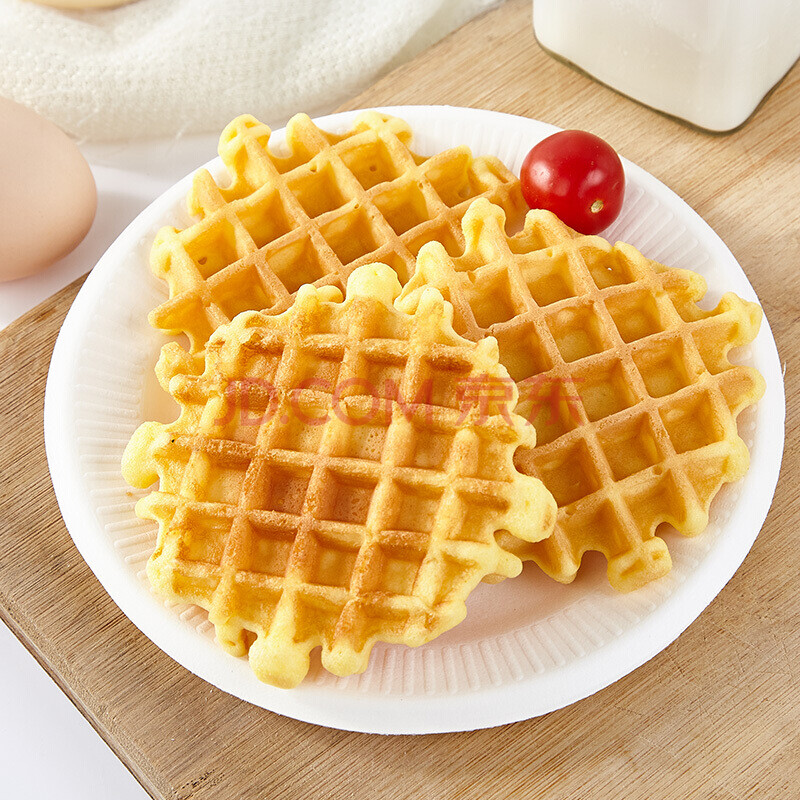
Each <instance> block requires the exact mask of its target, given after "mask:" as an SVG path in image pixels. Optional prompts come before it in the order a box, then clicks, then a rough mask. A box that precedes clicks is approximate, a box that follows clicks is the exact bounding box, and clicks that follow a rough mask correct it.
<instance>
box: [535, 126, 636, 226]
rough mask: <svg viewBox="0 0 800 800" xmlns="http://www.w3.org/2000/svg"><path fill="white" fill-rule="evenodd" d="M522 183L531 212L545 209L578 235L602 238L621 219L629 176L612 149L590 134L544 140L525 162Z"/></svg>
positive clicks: (561, 134)
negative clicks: (626, 177) (591, 235)
mask: <svg viewBox="0 0 800 800" xmlns="http://www.w3.org/2000/svg"><path fill="white" fill-rule="evenodd" d="M519 177H520V182H521V183H522V194H523V196H524V197H525V202H527V204H528V205H529V206H530V207H531V208H546V209H549V210H550V211H552V212H553V213H554V214H555V215H556V216H557V217H559V218H560V219H561V220H562V222H565V223H566V224H567V225H569V226H570V228H574V229H575V230H576V231H578V232H579V233H587V234H591V233H599V232H600V231H601V230H603V228H606V227H608V226H609V225H610V224H611V223H612V222H613V221H614V220H615V219H616V218H617V217H618V216H619V212H620V209H621V208H622V200H623V198H624V196H625V172H624V170H623V169H622V162H621V161H620V160H619V156H618V155H617V154H616V152H615V150H614V148H613V147H611V145H610V144H608V142H605V141H603V140H602V139H601V138H600V137H599V136H595V135H594V134H593V133H587V132H586V131H559V132H558V133H554V134H553V135H552V136H548V137H547V138H546V139H542V141H541V142H539V144H537V145H536V147H534V148H533V149H532V150H531V151H530V153H528V155H527V156H525V160H524V161H523V162H522V169H521V170H520V176H519Z"/></svg>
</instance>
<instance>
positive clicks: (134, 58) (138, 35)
mask: <svg viewBox="0 0 800 800" xmlns="http://www.w3.org/2000/svg"><path fill="white" fill-rule="evenodd" d="M496 4H497V0H138V2H135V3H133V4H131V5H127V6H122V7H120V8H116V9H110V10H108V9H107V10H95V11H60V10H57V9H54V8H50V7H46V6H41V5H37V4H35V3H30V2H25V0H0V95H4V96H6V97H10V98H11V99H12V100H16V101H17V102H20V103H23V104H24V105H27V106H29V107H31V108H33V109H35V110H36V111H38V112H39V113H41V114H43V115H44V116H46V117H48V118H49V119H51V120H52V121H53V122H55V123H56V124H57V125H60V126H61V127H62V128H63V129H64V130H66V131H67V132H68V133H71V134H73V135H74V136H77V137H78V138H79V139H83V140H102V139H119V138H126V139H127V138H132V137H148V136H177V135H181V134H184V133H193V132H198V131H210V130H221V129H222V128H223V127H224V125H225V124H226V123H227V122H229V121H230V120H231V119H232V118H233V117H235V116H236V115H237V114H241V113H245V112H247V113H251V114H254V115H255V116H257V117H259V118H261V119H263V120H264V121H265V122H268V123H270V124H273V125H274V124H278V123H282V122H283V121H285V120H286V119H287V118H288V117H289V116H291V115H292V114H293V113H295V112H298V111H306V112H308V113H312V114H313V113H320V112H323V111H328V110H331V109H333V108H334V107H335V106H336V105H337V104H338V103H340V102H342V101H343V100H345V99H346V98H347V97H349V96H352V95H353V94H354V93H356V92H357V91H359V90H360V89H362V88H365V87H366V86H367V85H369V83H371V82H372V81H374V80H375V79H376V78H377V77H379V76H380V75H381V74H383V73H385V72H387V71H388V70H389V69H391V68H392V67H394V66H397V65H398V64H400V63H402V62H403V61H405V60H407V59H409V58H411V57H412V56H414V55H415V54H416V53H417V52H420V51H421V50H422V49H424V48H425V47H428V46H430V45H431V44H433V43H434V42H435V41H437V40H438V39H440V38H442V37H443V36H445V35H446V34H447V33H449V32H450V31H451V30H453V29H454V28H456V27H457V26H459V25H461V24H462V23H464V22H466V21H467V20H468V19H469V18H471V17H472V16H475V15H476V14H478V13H479V12H481V11H483V10H485V9H486V8H488V7H490V6H492V5H496Z"/></svg>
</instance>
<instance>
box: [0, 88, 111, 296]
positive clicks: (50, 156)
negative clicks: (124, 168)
mask: <svg viewBox="0 0 800 800" xmlns="http://www.w3.org/2000/svg"><path fill="white" fill-rule="evenodd" d="M96 209H97V188H96V187H95V183H94V177H93V176H92V172H91V170H90V169H89V165H88V164H87V163H86V159H84V157H83V156H82V155H81V152H80V150H78V148H77V147H76V146H75V144H74V143H73V141H72V140H71V139H70V138H69V137H68V136H67V135H66V134H65V133H64V132H63V131H62V130H61V129H60V128H57V127H56V126H55V125H53V123H52V122H48V121H47V120H46V119H45V118H44V117H41V116H39V115H38V114H37V113H36V112H34V111H31V110H30V109H29V108H25V106H21V105H19V104H18V103H14V102H12V101H11V100H6V99H5V98H4V97H0V281H11V280H14V279H15V278H22V277H24V276H25V275H32V274H33V273H35V272H39V271H40V270H42V269H44V268H45V267H48V266H50V264H52V263H53V262H54V261H58V259H59V258H62V257H63V256H65V255H66V254H67V253H69V252H70V251H71V250H73V249H74V248H75V247H77V245H78V243H79V242H80V241H81V240H82V239H83V237H84V236H86V234H87V232H88V231H89V228H90V227H91V226H92V220H93V219H94V213H95V210H96Z"/></svg>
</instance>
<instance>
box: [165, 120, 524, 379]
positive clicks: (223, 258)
mask: <svg viewBox="0 0 800 800" xmlns="http://www.w3.org/2000/svg"><path fill="white" fill-rule="evenodd" d="M411 137H412V134H411V129H410V128H409V126H408V125H407V124H406V123H405V122H403V121H402V120H400V119H397V118H395V117H390V116H387V115H385V114H380V113H378V112H375V111H368V112H365V113H363V114H361V115H359V116H358V117H357V119H356V120H355V122H354V124H353V127H352V129H351V130H350V131H348V132H347V133H345V134H343V135H335V134H331V133H327V132H326V131H323V130H321V129H320V128H318V127H317V126H316V125H315V124H314V123H313V122H312V121H311V120H310V119H309V117H308V116H307V115H305V114H298V115H297V116H295V117H293V118H292V119H291V120H290V121H289V124H288V125H287V127H286V142H287V145H288V155H286V156H279V155H276V154H275V153H274V152H272V151H271V150H270V148H269V140H270V129H269V128H268V127H267V126H266V125H264V124H262V123H260V122H258V120H256V119H254V118H253V117H251V116H247V115H245V116H241V117H237V118H236V119H235V120H233V122H231V123H230V124H229V125H228V126H227V127H226V128H225V130H224V131H223V133H222V136H221V137H220V142H219V154H220V156H221V157H222V160H223V162H224V164H225V166H226V167H227V170H228V172H229V174H230V177H231V182H230V184H229V185H228V186H226V187H221V186H218V185H217V184H216V183H215V182H214V180H213V179H212V177H211V175H210V174H209V173H208V172H207V171H206V170H200V171H199V172H198V173H197V175H196V176H195V179H194V185H193V188H192V190H191V193H190V195H189V197H188V206H189V210H190V211H191V213H193V214H195V215H197V216H198V217H199V218H200V221H199V222H197V223H195V224H194V225H191V226H190V227H188V228H186V229H185V230H182V231H178V230H176V229H175V228H164V229H163V230H162V231H161V232H160V233H159V235H158V237H157V239H156V241H155V243H154V245H153V249H152V253H151V267H152V270H153V272H154V273H155V274H156V275H158V276H159V277H162V278H164V279H165V280H166V281H167V282H168V283H169V294H170V299H169V300H168V301H167V302H165V303H164V304H163V305H161V306H159V307H158V308H156V309H155V310H154V311H153V312H152V313H151V315H150V322H151V323H152V324H153V325H154V326H155V327H157V328H161V329H163V330H164V331H166V332H169V333H171V334H178V333H186V334H188V336H189V339H190V341H191V350H192V352H193V353H199V352H201V351H202V349H203V347H204V345H205V342H206V340H207V339H208V337H209V336H210V335H211V333H212V332H213V331H214V330H216V329H217V328H218V327H219V326H220V325H223V324H225V323H227V322H230V320H231V319H233V317H235V316H236V314H238V313H239V312H241V311H248V310H256V311H261V310H265V311H269V312H272V313H277V312H280V311H283V310H285V309H286V308H288V306H289V305H290V303H291V300H292V296H293V295H294V293H295V292H296V291H297V289H299V288H300V286H301V285H303V284H305V283H313V284H314V285H316V286H323V285H328V284H330V285H334V286H337V287H339V288H340V289H344V287H345V283H346V281H347V276H348V275H349V274H350V273H351V272H352V271H353V270H354V269H355V268H356V267H358V266H360V265H362V264H368V263H372V262H376V261H380V262H382V263H385V264H388V265H389V266H390V267H392V268H393V269H394V270H395V271H396V272H397V274H398V276H399V278H400V281H401V283H404V282H405V281H406V280H407V278H408V276H409V275H410V274H411V273H412V272H413V270H414V263H415V257H416V254H417V253H418V252H419V249H420V248H421V247H422V245H423V244H425V243H426V242H429V241H433V240H435V241H439V242H442V243H443V244H444V246H445V247H446V248H447V250H448V251H449V252H450V253H453V254H456V253H459V252H461V250H462V249H463V244H464V239H463V234H462V232H461V218H462V216H463V215H464V213H465V211H466V210H467V207H468V206H469V203H470V201H471V200H472V199H474V198H476V197H486V198H489V199H491V200H492V201H493V202H495V203H497V204H498V205H500V206H502V207H503V208H504V209H505V211H506V213H507V215H508V218H509V222H510V223H513V224H516V225H517V229H518V228H519V226H521V224H522V218H523V216H524V212H525V210H526V209H527V207H526V206H525V204H524V201H523V200H522V195H521V192H520V188H519V181H518V180H517V178H516V177H515V176H514V175H513V174H512V173H510V172H509V171H508V170H507V169H506V168H505V167H504V166H503V164H502V163H501V162H500V161H499V160H498V159H496V158H490V157H483V158H473V157H472V155H471V153H470V151H469V149H468V148H467V147H456V148H453V149H451V150H447V151H445V152H443V153H439V154H438V155H435V156H432V157H431V158H424V157H422V156H419V155H416V154H415V153H413V152H412V151H411V150H410V149H409V145H410V143H411ZM197 363H198V365H201V364H202V360H201V359H197ZM201 368H202V367H201Z"/></svg>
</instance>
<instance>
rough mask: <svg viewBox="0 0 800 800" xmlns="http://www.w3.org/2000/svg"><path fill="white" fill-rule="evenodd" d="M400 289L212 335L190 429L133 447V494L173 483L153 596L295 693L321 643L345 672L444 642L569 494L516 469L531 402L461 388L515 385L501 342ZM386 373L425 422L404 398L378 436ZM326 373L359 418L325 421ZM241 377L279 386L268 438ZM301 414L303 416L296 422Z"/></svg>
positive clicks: (191, 403)
mask: <svg viewBox="0 0 800 800" xmlns="http://www.w3.org/2000/svg"><path fill="white" fill-rule="evenodd" d="M399 292H400V284H399V282H398V280H397V276H396V275H395V273H394V272H393V271H392V270H391V269H390V268H389V267H386V266H384V265H373V266H364V267H361V268H359V269H358V270H356V271H355V272H354V273H353V274H352V275H351V276H350V279H349V282H348V296H347V299H346V300H345V301H344V302H341V293H340V292H339V291H338V290H337V289H335V288H333V287H324V288H322V289H317V288H315V287H313V286H305V287H303V288H302V289H301V290H300V292H299V294H298V296H297V299H296V301H295V303H294V304H293V306H292V307H290V309H289V310H287V311H286V312H284V313H283V314H281V315H274V316H270V315H265V314H260V313H257V312H245V313H243V314H241V315H239V316H237V317H236V319H235V320H234V321H233V322H232V323H231V324H230V325H227V326H224V327H222V328H220V329H219V330H218V331H217V332H215V334H214V335H213V336H212V338H211V340H210V342H209V347H208V349H207V355H206V368H205V371H204V373H203V374H202V375H201V376H189V375H185V374H181V373H180V372H179V371H177V372H176V373H174V374H173V376H172V377H171V379H170V381H169V387H170V392H171V394H172V395H173V397H174V398H175V399H176V400H177V401H178V403H179V405H180V407H181V414H180V416H179V418H178V420H177V421H175V422H173V423H171V424H168V425H163V424H160V423H154V422H147V423H144V424H143V425H141V426H140V427H139V429H138V430H137V431H136V433H135V434H134V436H133V438H132V439H131V441H130V443H129V444H128V447H127V449H126V451H125V455H124V458H123V467H122V468H123V475H124V477H125V479H126V480H127V481H128V482H129V483H130V484H131V485H133V486H136V487H139V488H146V487H148V486H150V485H151V484H152V483H153V482H154V481H156V480H158V481H159V482H160V486H159V489H158V490H157V491H151V492H150V493H149V494H148V495H146V496H145V497H143V498H142V499H141V500H139V502H138V503H137V506H136V512H137V514H138V515H139V516H142V517H145V518H150V519H154V520H155V521H157V522H158V524H159V533H158V542H157V546H156V549H155V552H154V553H153V555H152V557H151V559H150V561H149V563H148V567H147V572H148V576H149V577H150V580H151V583H152V585H153V587H154V589H155V590H156V592H157V593H158V594H160V595H162V596H164V597H166V598H169V599H173V600H178V601H182V602H191V603H196V604H197V605H200V606H202V607H203V608H205V609H207V610H208V611H209V619H210V621H211V622H212V623H213V624H214V625H215V626H216V630H217V638H218V640H219V641H220V642H221V644H222V645H223V646H224V647H225V649H226V650H228V651H229V652H231V653H234V654H236V655H244V654H245V653H246V652H249V657H250V663H251V666H252V668H253V670H254V672H255V673H256V675H257V676H258V677H259V678H260V679H261V680H264V681H267V682H269V683H272V684H274V685H277V686H282V687H291V686H295V685H297V684H298V683H299V682H300V681H301V680H302V679H303V677H304V676H305V675H306V673H307V671H308V669H309V654H310V652H311V650H312V649H314V648H315V647H317V646H321V647H322V664H323V666H324V667H325V668H326V669H328V670H329V671H330V672H332V673H334V674H336V675H348V674H352V673H355V672H360V671H363V670H364V669H365V668H366V666H367V663H368V658H369V653H370V651H371V648H372V646H373V644H374V643H375V642H376V641H386V642H395V643H405V644H407V645H411V646H417V645H420V644H423V643H424V642H427V641H430V640H431V639H432V638H434V637H435V636H437V635H439V634H440V633H442V632H444V631H445V630H448V629H449V628H451V627H452V626H453V625H455V624H457V623H458V622H460V621H461V620H462V619H463V617H464V615H465V614H466V607H465V600H466V598H467V596H468V595H469V593H470V592H471V590H472V589H473V588H474V587H475V586H476V585H477V583H478V582H479V581H480V580H481V579H483V578H485V577H487V576H495V575H496V576H501V577H512V576H514V575H517V574H518V573H519V572H520V570H521V567H522V563H521V561H520V559H519V558H518V556H516V555H514V554H512V553H510V552H509V551H508V550H506V549H504V548H503V547H501V545H500V544H499V543H498V537H499V536H500V535H501V532H502V535H503V536H505V537H509V538H512V537H514V538H515V537H519V538H520V539H524V540H526V541H536V540H541V539H542V538H544V537H546V536H548V535H549V534H550V533H551V531H552V527H553V525H554V522H555V502H554V501H553V498H552V496H551V495H550V493H549V492H548V491H547V490H546V489H545V488H544V486H543V485H542V483H541V482H540V481H539V480H537V479H535V478H532V477H528V476H524V475H521V474H520V473H519V472H518V470H517V469H516V467H515V466H514V464H513V455H514V453H515V451H516V450H517V448H518V447H519V446H520V445H522V444H526V445H528V446H532V445H533V444H534V442H535V433H534V431H533V428H532V427H531V426H530V425H527V424H526V423H525V422H524V420H522V419H521V418H519V417H516V416H515V415H513V414H511V413H510V408H511V407H513V405H514V403H515V402H516V397H515V396H512V397H510V400H509V403H510V407H509V408H505V409H503V408H501V406H500V404H495V405H494V406H492V407H491V408H489V409H488V413H486V412H487V410H486V409H482V408H480V407H475V408H472V407H468V408H467V409H466V414H465V413H464V407H463V404H462V403H460V402H459V397H458V395H459V390H458V389H457V386H456V378H459V379H467V378H471V377H477V376H480V377H483V376H486V377H488V378H492V379H497V380H501V381H505V382H508V373H507V372H506V371H505V369H504V368H503V367H502V366H501V365H500V364H499V362H498V351H497V343H496V342H495V341H494V340H493V339H491V338H487V339H484V340H483V341H482V342H480V343H479V344H478V345H477V346H476V345H475V344H474V343H472V342H468V341H466V340H464V339H462V338H461V337H459V336H458V335H457V334H456V333H455V332H454V331H453V328H452V307H451V306H450V304H449V303H446V302H445V301H444V300H443V299H442V296H441V294H440V293H439V292H438V291H437V290H436V289H433V288H431V289H428V290H427V291H425V292H423V293H422V294H421V296H420V297H419V302H418V305H417V308H416V310H415V312H414V313H413V314H406V313H403V312H401V311H399V310H397V309H395V308H394V306H393V305H392V301H393V299H394V298H395V297H396V296H397V295H398V294H399ZM174 351H175V349H174V348H172V347H171V346H169V345H168V346H166V348H165V353H166V357H165V360H166V361H168V360H169V353H170V352H174ZM178 358H179V359H180V358H181V356H180V355H179V356H178ZM337 364H338V366H337ZM373 369H375V370H377V372H376V374H375V384H374V385H375V386H379V385H380V384H379V381H378V375H379V374H384V375H389V374H392V375H395V377H398V378H399V382H398V386H400V388H401V391H407V392H409V394H408V395H407V397H406V399H408V397H413V398H415V402H414V404H412V405H413V408H412V413H411V414H410V415H409V414H408V411H407V409H406V408H404V407H402V406H401V404H400V403H398V401H397V395H396V394H393V393H392V392H390V391H389V390H388V389H387V390H386V393H385V396H386V397H388V398H389V399H390V400H391V403H390V404H387V405H386V409H385V411H383V412H380V413H378V415H377V417H375V418H374V419H370V421H369V423H366V422H363V420H364V416H363V415H364V414H365V413H366V409H367V407H369V408H372V403H373V397H372V395H370V394H367V393H364V394H359V392H358V389H357V387H356V386H355V385H353V384H352V380H353V379H355V378H357V377H358V376H365V375H368V374H371V373H370V372H369V371H368V370H373ZM326 370H328V371H327V372H326ZM398 370H400V372H398ZM311 374H313V375H316V376H317V377H316V378H315V380H323V379H325V380H329V381H330V386H333V385H335V386H336V390H338V389H339V387H342V386H348V387H350V389H352V392H351V391H350V390H349V389H348V390H347V391H343V393H342V397H341V399H342V402H343V403H344V408H345V418H344V419H342V418H341V417H340V416H338V412H337V414H328V415H327V416H326V418H325V421H324V422H323V423H322V424H321V425H320V426H314V425H310V424H307V420H308V419H310V418H311V416H312V412H313V417H314V419H317V418H318V417H320V413H319V412H320V411H323V410H325V409H328V408H332V403H333V400H332V397H333V396H334V395H335V392H334V395H331V394H328V393H326V391H323V390H319V391H316V390H312V389H309V388H306V389H304V390H303V392H301V393H299V394H297V393H295V394H292V392H293V391H294V390H295V389H296V388H297V386H298V384H299V383H300V382H301V381H300V378H302V377H304V376H305V377H308V376H309V375H311ZM325 376H327V377H325ZM426 376H430V387H431V388H430V395H429V396H428V395H426V396H425V398H423V399H422V400H420V398H421V397H422V396H421V395H420V391H421V387H423V386H427V384H425V383H424V381H426V380H428V378H427V377H426ZM232 379H234V380H242V379H248V380H256V382H258V381H262V382H263V381H264V380H265V379H268V381H269V383H270V388H269V390H268V391H265V392H264V393H262V395H258V397H257V398H256V400H255V401H254V403H255V405H252V404H251V406H252V407H248V413H252V412H253V411H254V410H256V411H258V412H260V413H261V418H260V421H259V423H258V425H256V426H253V427H251V428H247V426H246V425H245V424H244V422H243V417H242V413H243V412H241V413H238V414H237V409H236V402H235V400H234V399H233V396H232V394H231V392H230V391H229V386H230V385H231V383H230V382H231V380H232ZM348 381H351V383H348ZM387 381H388V379H387ZM387 381H384V384H385V385H388V383H387ZM259 385H260V384H259ZM317 385H318V384H317ZM512 385H513V384H512ZM328 388H329V387H328ZM237 391H238V390H237ZM256 394H258V393H256ZM236 397H238V394H237V395H236ZM259 398H260V399H259ZM273 401H274V402H276V403H277V405H276V406H275V407H274V413H273V414H270V415H268V414H267V413H266V408H267V407H270V404H271V403H273ZM428 401H429V402H428ZM259 403H261V405H259ZM293 403H299V405H298V406H294V405H292V404H293ZM291 408H295V410H296V409H297V408H302V409H303V414H302V415H300V414H297V415H296V417H295V418H293V419H290V418H288V417H286V416H285V415H284V412H286V411H288V410H289V409H291ZM229 412H232V413H229ZM306 415H307V416H306ZM484 417H485V418H484ZM237 420H238V421H237ZM298 420H299V421H300V422H299V424H295V423H298ZM354 420H356V421H357V422H356V424H348V423H352V422H353V421H354ZM317 428H319V431H318V430H317Z"/></svg>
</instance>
